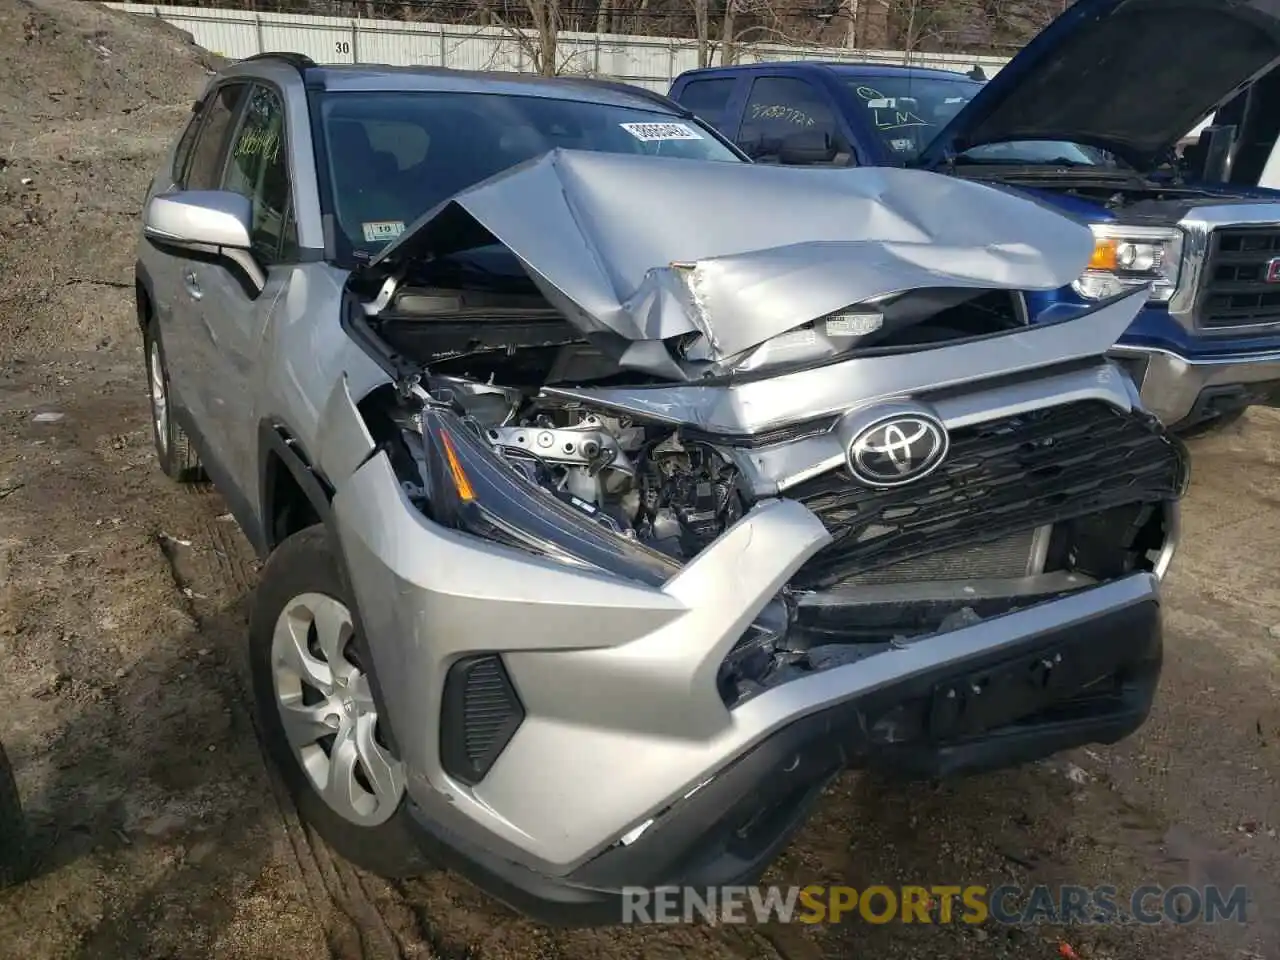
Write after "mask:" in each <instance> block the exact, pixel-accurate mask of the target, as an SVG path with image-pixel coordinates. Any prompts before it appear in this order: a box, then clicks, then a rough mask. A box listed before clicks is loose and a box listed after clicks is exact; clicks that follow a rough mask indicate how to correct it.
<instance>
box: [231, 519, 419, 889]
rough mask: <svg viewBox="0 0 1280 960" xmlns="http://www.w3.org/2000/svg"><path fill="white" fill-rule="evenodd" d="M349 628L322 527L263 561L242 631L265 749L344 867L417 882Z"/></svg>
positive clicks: (404, 819) (398, 780)
mask: <svg viewBox="0 0 1280 960" xmlns="http://www.w3.org/2000/svg"><path fill="white" fill-rule="evenodd" d="M354 641H355V618H354V617H353V616H352V614H351V601H350V600H349V599H348V597H347V595H346V588H345V586H344V585H343V582H342V577H341V575H340V573H339V568H338V564H337V560H336V558H335V557H334V554H333V547H332V545H331V544H330V542H329V536H328V533H327V531H326V530H325V528H324V527H323V526H314V527H309V528H307V529H306V530H303V531H301V532H299V533H295V534H293V535H292V536H291V537H289V538H288V539H287V540H285V541H284V542H283V543H281V544H280V546H279V547H277V548H276V550H275V551H274V552H273V553H272V554H271V556H270V557H269V558H268V560H267V563H266V565H265V567H264V568H263V571H262V579H261V582H260V583H259V586H258V591H257V598H256V601H255V604H254V612H253V617H252V619H251V621H250V626H249V643H250V651H249V656H250V663H251V666H252V671H253V691H254V699H255V700H256V702H257V708H258V716H259V718H260V729H261V731H262V736H263V740H264V744H265V746H266V749H267V751H268V753H269V754H270V756H271V758H272V760H273V761H274V762H275V764H276V766H277V768H278V769H279V770H280V773H281V776H282V777H283V779H284V781H285V784H286V786H287V787H288V789H289V792H290V794H291V795H292V796H293V799H294V802H295V803H296V804H297V807H298V812H299V813H300V814H301V816H302V817H303V819H305V820H306V821H307V822H308V823H310V824H311V825H312V826H313V827H314V828H315V830H316V832H317V833H319V834H320V835H321V836H322V837H324V839H325V841H326V842H328V843H329V845H330V846H332V847H333V848H334V849H335V850H336V851H338V853H340V854H341V855H342V856H343V857H345V858H346V859H347V860H350V861H351V862H352V863H354V864H356V865H357V866H359V867H362V868H364V869H366V870H369V871H370V872H372V873H376V874H379V875H381V876H384V877H404V876H412V875H414V874H420V873H423V872H424V871H425V870H426V869H428V863H427V862H426V860H425V858H424V857H423V856H422V854H421V853H420V852H419V850H418V848H417V846H416V844H415V843H414V841H413V837H412V828H411V826H410V823H411V821H410V815H409V813H408V811H407V809H406V800H405V770H404V765H403V764H402V763H401V762H400V760H399V759H398V758H397V757H396V756H394V755H393V754H392V752H391V750H390V748H389V747H388V746H387V741H386V738H385V737H384V736H383V731H382V730H381V729H380V726H379V724H380V722H381V720H380V718H379V716H378V710H377V705H376V704H375V703H374V699H373V695H372V691H371V687H370V672H371V671H372V664H368V663H364V662H362V658H361V657H360V655H359V653H358V652H357V649H356V647H357V645H356V643H355V642H354Z"/></svg>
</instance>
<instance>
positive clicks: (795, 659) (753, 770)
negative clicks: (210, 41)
mask: <svg viewBox="0 0 1280 960" xmlns="http://www.w3.org/2000/svg"><path fill="white" fill-rule="evenodd" d="M144 221H145V222H144V223H143V225H142V229H141V238H140V241H139V245H138V267H137V299H138V320H139V324H140V327H141V331H142V336H143V340H144V343H145V353H146V357H147V364H148V370H149V382H150V384H151V400H152V411H153V414H154V416H153V420H154V427H155V439H156V450H157V455H158V458H159V461H160V464H161V467H162V468H163V469H164V471H165V472H166V473H167V474H169V475H170V476H171V477H173V478H175V479H178V480H189V479H196V478H200V477H205V476H207V477H208V478H211V479H212V480H213V482H214V483H215V484H216V485H217V487H218V489H219V490H220V491H221V492H222V493H223V495H224V496H225V498H226V500H227V502H228V504H229V505H230V508H231V510H232V511H233V512H234V514H235V516H236V518H237V519H238V521H239V523H240V525H241V526H242V528H243V529H244V531H245V533H246V535H247V536H248V538H249V540H250V541H251V542H252V543H253V545H254V547H255V548H256V549H257V550H258V551H259V552H260V553H261V555H262V556H263V557H264V558H266V562H265V565H264V568H263V572H262V579H261V583H260V584H259V586H258V588H257V596H256V602H255V609H254V613H253V617H252V622H251V625H250V631H249V644H250V649H251V664H252V669H253V681H254V694H255V698H256V701H257V706H258V709H259V712H260V715H261V725H260V729H261V731H262V736H263V738H264V740H265V744H266V747H267V748H268V750H269V752H270V754H271V755H272V757H273V758H274V760H275V762H276V763H277V764H278V765H279V767H280V769H281V771H282V772H283V775H284V776H285V778H286V780H287V782H288V784H289V786H290V789H291V790H292V791H293V793H294V795H295V797H296V799H297V802H298V805H299V809H300V810H301V811H302V813H303V815H304V816H305V817H306V818H307V819H309V820H310V821H311V822H312V823H313V824H314V825H315V827H316V828H317V830H318V831H319V832H320V833H321V834H322V835H323V836H324V837H325V838H326V839H327V840H328V841H329V842H330V843H331V844H332V845H333V846H334V847H335V848H336V849H337V850H338V851H339V852H340V853H342V854H343V855H345V856H346V857H348V858H350V859H351V860H352V861H354V862H356V863H358V864H360V865H362V866H364V867H366V868H368V869H370V870H373V871H376V872H379V873H382V874H385V875H403V874H407V873H413V872H416V871H420V870H424V869H426V867H427V865H428V864H429V863H445V864H448V865H451V866H453V867H454V868H456V869H458V870H459V871H460V872H462V873H463V874H465V875H466V876H469V877H470V878H472V879H473V880H474V881H475V882H477V883H478V884H480V885H481V886H483V887H484V888H485V889H486V890H488V891H490V892H491V893H492V894H494V895H495V896H497V897H499V898H501V899H503V900H505V901H506V902H508V903H510V904H512V905H514V906H516V907H517V908H519V909H522V910H524V911H526V912H529V913H531V914H533V915H535V916H537V917H539V918H542V919H545V920H552V921H565V922H586V923H607V922H612V921H615V920H618V919H620V918H621V916H622V914H621V907H620V894H621V891H622V890H623V889H624V888H626V887H648V888H653V887H658V886H668V885H684V884H687V885H695V886H699V887H702V886H709V885H717V884H726V883H742V882H750V881H752V880H753V879H754V878H755V877H756V876H758V874H759V873H760V872H761V871H762V870H763V869H764V868H765V866H767V865H768V863H769V862H770V861H771V860H772V859H773V858H774V857H775V856H776V855H777V853H778V852H779V851H780V850H781V849H782V847H783V846H784V845H785V844H786V842H787V841H788V839H789V837H790V836H791V834H792V832H793V831H794V830H795V829H796V827H797V826H798V825H799V824H800V823H801V822H802V821H803V819H804V817H805V815H806V814H807V812H808V811H809V809H810V807H811V805H812V803H813V802H814V800H815V798H816V797H817V796H818V795H819V793H820V792H821V790H822V789H823V787H824V786H825V785H826V784H827V783H828V782H830V780H831V779H832V778H833V777H835V776H836V775H838V774H839V773H840V771H841V770H843V769H845V768H847V767H849V766H851V765H853V766H874V767H877V768H880V769H884V770H889V771H893V772H895V773H899V774H902V775H904V776H933V775H940V774H951V773H959V772H964V771H971V770H978V769H988V768H991V767H998V766H1004V765H1008V764H1015V763H1021V762H1026V761H1030V760H1034V759H1037V758H1039V757H1043V756H1045V755H1046V754H1049V753H1052V752H1055V751H1058V750H1062V749H1065V748H1068V747H1073V746H1077V745H1079V744H1083V743H1089V742H1110V741H1114V740H1117V739H1119V738H1121V737H1123V736H1125V735H1127V734H1128V733H1130V732H1131V731H1133V730H1134V729H1135V728H1137V727H1138V726H1139V725H1140V724H1141V723H1142V722H1143V720H1144V719H1145V717H1146V716H1147V713H1148V710H1149V708H1150V705H1151V700H1152V697H1153V695H1154V691H1155V688H1156V682H1157V678H1158V674H1159V668H1160V660H1161V636H1160V622H1161V618H1160V606H1159V596H1158V584H1159V579H1160V578H1161V576H1162V575H1163V573H1164V571H1165V570H1166V569H1167V567H1168V564H1169V561H1170V558H1171V557H1172V554H1173V550H1174V545H1175V541H1176V529H1177V527H1176V520H1177V501H1178V499H1179V497H1180V496H1181V494H1182V491H1183V489H1184V486H1185V483H1186V478H1187V460H1186V455H1185V452H1184V450H1183V448H1182V447H1181V446H1180V444H1179V443H1178V442H1177V441H1176V440H1173V439H1171V438H1170V437H1169V436H1167V434H1166V433H1165V431H1164V430H1163V429H1162V428H1161V426H1160V425H1159V423H1158V422H1157V421H1156V420H1155V419H1154V418H1153V417H1152V416H1150V415H1149V414H1148V413H1147V412H1145V411H1144V410H1143V409H1142V407H1141V404H1140V401H1139V399H1138V397H1137V395H1136V393H1135V389H1134V387H1133V384H1132V382H1131V381H1130V380H1129V379H1128V378H1127V377H1126V376H1124V375H1123V374H1121V373H1120V371H1119V370H1118V369H1117V368H1116V367H1115V366H1113V365H1112V364H1111V363H1110V362H1109V361H1108V360H1107V359H1106V358H1105V354H1106V352H1107V350H1108V349H1109V348H1110V347H1111V346H1112V344H1113V343H1114V342H1115V340H1116V337H1117V336H1118V335H1119V334H1120V332H1121V331H1123V330H1124V329H1125V328H1126V327H1127V326H1128V324H1129V323H1130V321H1131V320H1132V318H1133V316H1134V315H1135V314H1136V312H1137V311H1138V310H1139V309H1140V308H1141V306H1142V303H1143V302H1144V300H1145V291H1138V292H1136V293H1133V294H1130V295H1127V296H1123V297H1119V298H1115V299H1112V300H1109V301H1107V302H1104V303H1101V304H1099V305H1097V306H1096V307H1095V308H1093V309H1091V310H1089V311H1088V312H1086V313H1084V314H1083V315H1081V316H1080V317H1078V318H1076V319H1073V320H1071V321H1069V322H1065V323H1058V324H1046V325H1039V326H1034V327H1033V326H1030V325H1029V324H1028V320H1027V310H1026V299H1025V298H1026V296H1027V295H1028V293H1029V292H1031V291H1043V290H1053V289H1056V288H1058V287H1061V286H1062V285H1063V284H1065V283H1067V282H1069V281H1070V280H1071V279H1072V278H1074V277H1076V276H1077V275H1079V273H1080V271H1081V270H1082V269H1083V267H1084V265H1085V264H1086V263H1087V261H1088V259H1089V257H1090V255H1091V253H1092V250H1093V238H1092V236H1091V234H1090V232H1089V230H1088V229H1087V228H1085V227H1082V226H1080V225H1078V224H1076V223H1074V222H1072V221H1068V220H1066V219H1063V218H1062V217H1060V216H1059V215H1058V214H1056V213H1054V212H1052V211H1050V210H1048V209H1046V208H1044V207H1042V206H1039V205H1037V204H1035V203H1032V202H1030V201H1027V200H1024V199H1021V198H1019V197H1016V196H1013V195H1010V194H1008V193H1006V192H1002V191H999V190H996V189H993V188H990V187H987V186H984V185H981V184H977V183H970V182H966V181H963V180H960V179H957V178H951V177H945V176H939V175H934V174H930V173H923V172H916V171H907V170H894V169H876V170H849V171H844V172H838V173H836V174H834V175H832V174H831V173H830V172H826V173H820V172H815V171H809V170H804V169H794V168H781V167H766V166H757V165H754V164H751V163H748V162H746V161H745V160H744V158H743V157H742V155H741V154H740V153H739V152H738V151H737V150H736V149H734V148H733V147H732V146H730V145H729V144H728V143H727V142H725V141H724V140H722V139H721V138H720V137H719V136H718V135H717V134H716V133H714V132H713V131H712V130H711V129H709V128H708V127H706V126H705V125H703V124H702V123H700V122H699V121H697V120H696V119H695V118H693V117H692V116H691V115H690V114H689V113H687V112H686V111H683V110H682V109H681V108H679V107H678V106H676V105H675V104H673V103H671V102H670V101H668V100H666V99H665V98H662V97H659V96H656V95H652V94H648V93H646V92H644V91H641V90H637V89H633V88H629V87H625V86H622V85H617V84H609V83H600V82H588V81H576V80H546V79H540V78H533V77H520V76H515V75H510V74H502V75H493V74H472V73H459V72H451V71H444V70H428V69H411V70H403V69H392V68H374V67H346V68H330V67H318V66H316V65H314V64H312V63H310V62H309V61H307V60H305V59H304V58H301V57H297V56H293V55H285V54H273V55H266V56H262V57H255V58H251V59H250V60H247V61H242V62H240V63H238V64H235V65H233V66H231V67H228V68H227V69H225V70H224V71H222V72H221V73H220V74H219V75H218V76H216V77H215V78H214V79H213V80H212V81H211V82H210V85H209V87H208V89H207V91H206V92H205V94H204V95H203V96H202V97H201V99H200V101H199V102H198V103H197V104H196V105H195V108H194V111H193V115H192V118H191V121H190V122H189V124H188V125H187V127H186V129H185V131H184V132H183V133H182V135H181V136H180V138H179V139H178V140H177V142H176V144H175V147H174V149H173V151H172V154H171V156H170V158H169V159H168V161H167V162H166V164H165V167H164V169H163V170H161V171H160V172H159V173H158V174H157V176H156V178H155V181H154V183H153V184H152V186H151V189H150V191H149V193H148V196H147V198H146V204H145V213H144Z"/></svg>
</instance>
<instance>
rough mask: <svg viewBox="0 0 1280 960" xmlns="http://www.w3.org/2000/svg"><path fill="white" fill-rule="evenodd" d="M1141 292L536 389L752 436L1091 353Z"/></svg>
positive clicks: (1139, 301) (1125, 322)
mask: <svg viewBox="0 0 1280 960" xmlns="http://www.w3.org/2000/svg"><path fill="white" fill-rule="evenodd" d="M1146 297H1147V291H1146V290H1145V289H1139V290H1136V291H1134V292H1133V293H1130V294H1127V295H1126V296H1124V297H1122V298H1120V299H1118V300H1114V301H1112V302H1110V303H1105V304H1103V305H1102V306H1100V307H1097V308H1095V309H1094V310H1092V311H1090V312H1089V313H1087V314H1084V315H1082V316H1079V317H1077V318H1075V319H1073V320H1067V321H1063V322H1059V323H1054V324H1047V325H1044V326H1037V327H1028V328H1026V329H1025V330H1019V331H1016V332H1014V333H1006V334H1002V335H999V336H993V337H986V338H983V339H979V340H970V341H965V342H961V343H955V344H951V345H945V346H939V347H934V348H932V349H930V350H927V351H915V352H908V353H899V354H894V355H892V356H861V357H853V358H851V359H849V360H843V361H840V362H837V363H831V364H827V365H825V366H821V367H815V368H811V369H808V370H799V371H796V372H794V373H785V374H780V375H778V376H775V377H770V378H763V379H757V380H750V381H746V382H739V383H726V384H715V385H708V384H687V385H669V384H668V385H662V386H655V387H644V386H637V387H598V388H591V387H545V388H544V389H543V392H544V393H545V394H546V395H548V396H554V397H564V398H568V399H575V400H581V401H583V402H585V403H590V404H594V405H596V406H600V407H604V408H607V409H610V410H617V411H621V412H625V413H628V414H632V415H636V416H641V417H646V418H651V419H654V420H658V421H661V422H666V423H673V424H688V425H692V426H696V427H698V428H700V429H702V430H706V431H709V432H712V433H723V434H754V433H761V432H764V431H766V430H771V429H774V428H776V427H782V426H786V425H788V424H794V423H800V422H804V421H806V420H812V419H815V418H818V417H822V416H824V415H831V414H837V413H842V412H844V411H846V410H848V409H850V408H852V407H857V406H863V405H867V404H871V403H875V402H876V401H879V400H885V399H888V398H892V397H901V396H915V395H921V394H927V393H928V392H930V391H936V390H941V389H944V388H946V387H950V386H955V385H959V384H974V385H976V384H978V383H979V382H981V381H983V380H988V379H991V378H994V377H1002V376H1006V375H1009V374H1014V373H1018V372H1020V371H1024V370H1034V369H1037V368H1044V367H1051V366H1057V365H1059V364H1063V363H1067V362H1069V361H1071V360H1078V359H1085V358H1088V357H1095V356H1096V357H1100V356H1102V355H1103V354H1105V353H1106V352H1107V351H1108V350H1110V349H1111V347H1112V345H1113V344H1115V342H1116V340H1117V338H1118V337H1119V336H1120V334H1121V333H1123V332H1124V330H1125V329H1126V328H1127V327H1128V326H1129V324H1130V323H1132V322H1133V318H1134V317H1135V316H1136V315H1137V313H1138V311H1139V310H1141V309H1142V306H1143V304H1144V303H1145V302H1146ZM1107 369H1109V368H1107ZM1110 375H1111V374H1110V373H1108V376H1110Z"/></svg>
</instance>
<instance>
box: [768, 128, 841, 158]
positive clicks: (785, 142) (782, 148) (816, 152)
mask: <svg viewBox="0 0 1280 960" xmlns="http://www.w3.org/2000/svg"><path fill="white" fill-rule="evenodd" d="M837 152H838V151H837V149H836V145H835V143H834V142H833V141H832V139H831V137H830V136H828V135H827V134H825V133H823V132H822V131H820V130H800V131H798V132H796V133H792V134H788V135H787V136H785V137H783V138H782V143H781V144H780V145H779V147H778V162H779V163H782V164H786V165H788V166H791V165H803V164H813V163H833V162H835V159H836V154H837Z"/></svg>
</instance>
